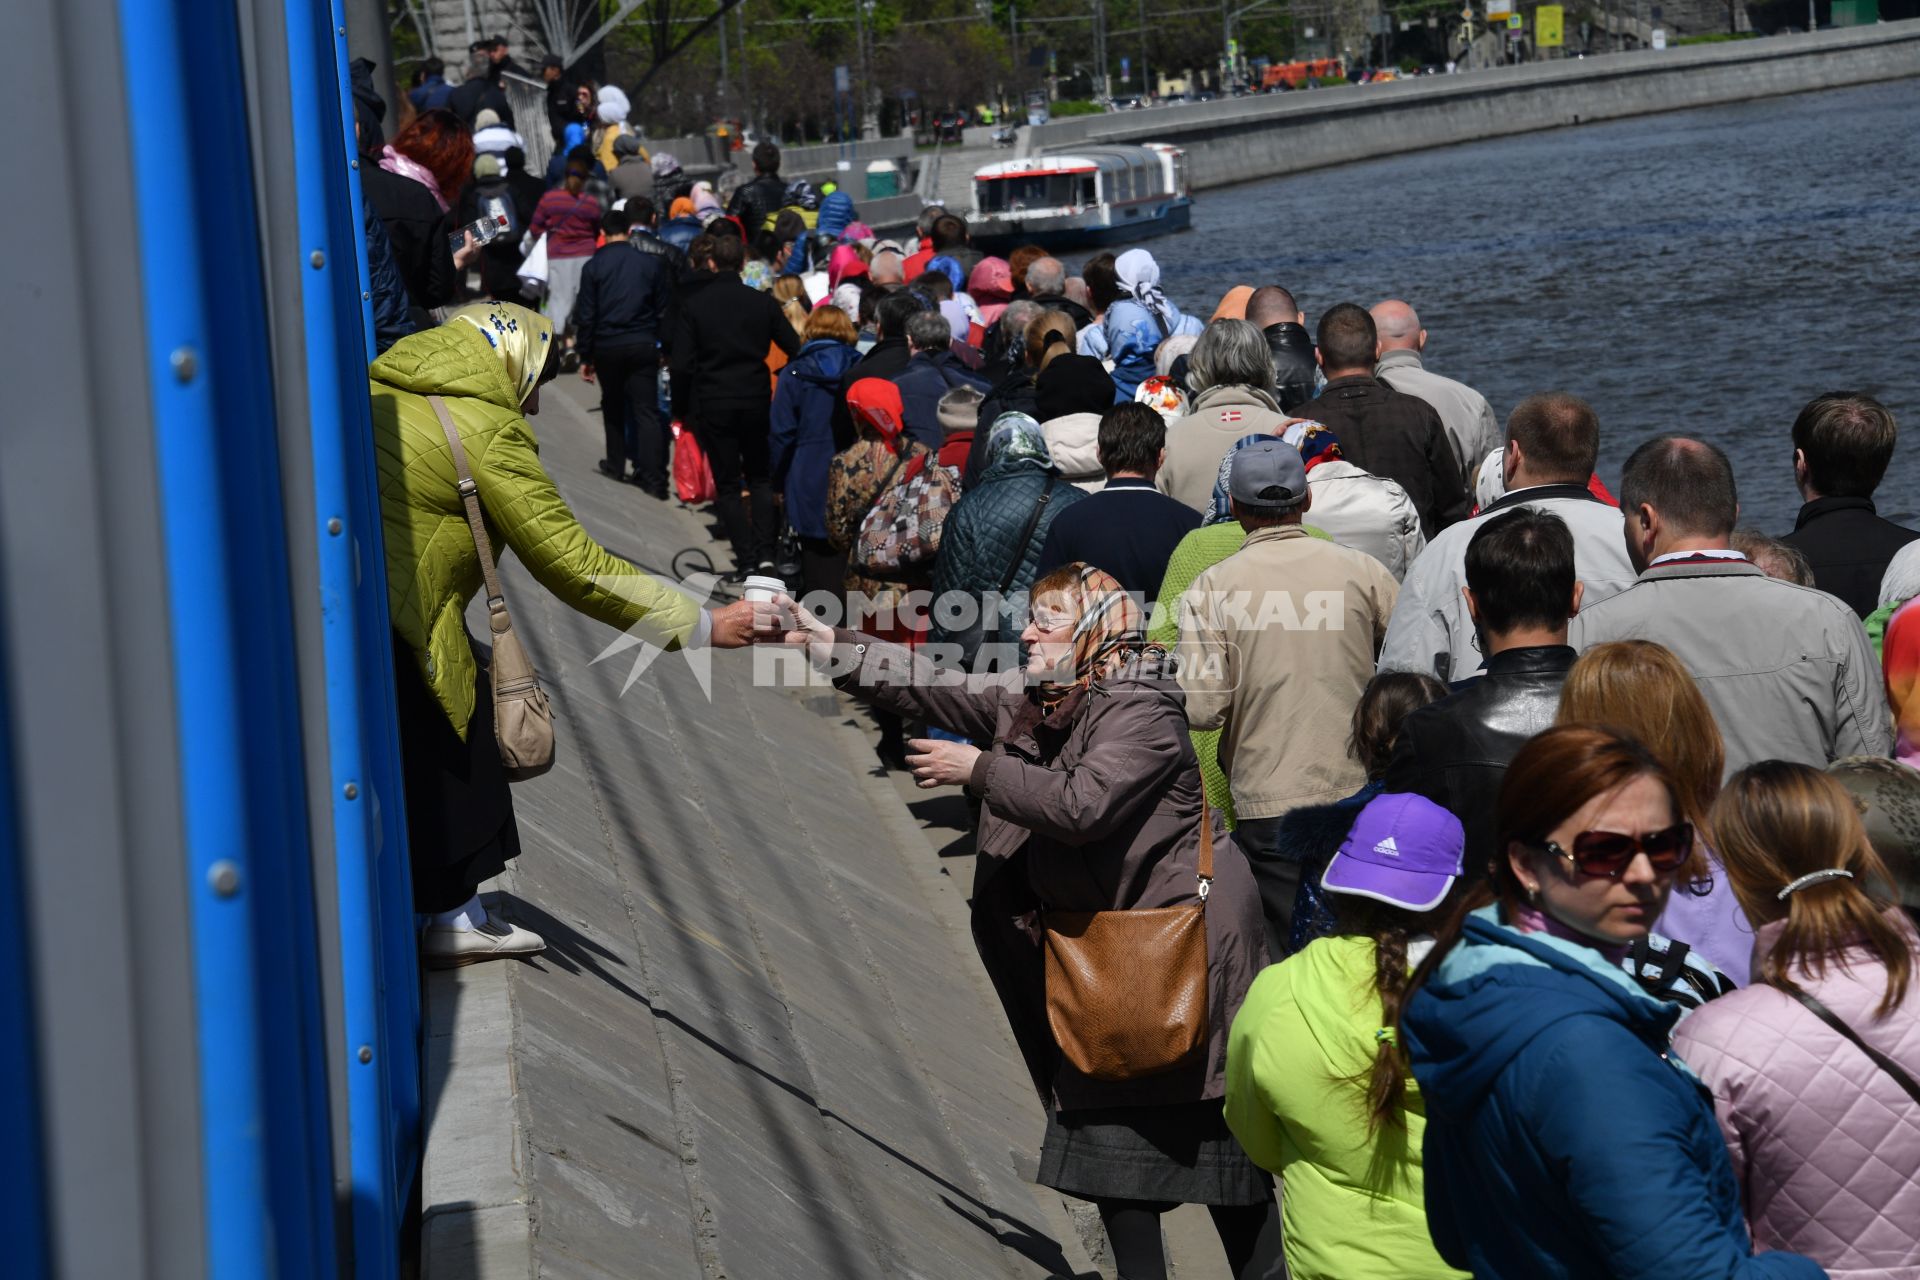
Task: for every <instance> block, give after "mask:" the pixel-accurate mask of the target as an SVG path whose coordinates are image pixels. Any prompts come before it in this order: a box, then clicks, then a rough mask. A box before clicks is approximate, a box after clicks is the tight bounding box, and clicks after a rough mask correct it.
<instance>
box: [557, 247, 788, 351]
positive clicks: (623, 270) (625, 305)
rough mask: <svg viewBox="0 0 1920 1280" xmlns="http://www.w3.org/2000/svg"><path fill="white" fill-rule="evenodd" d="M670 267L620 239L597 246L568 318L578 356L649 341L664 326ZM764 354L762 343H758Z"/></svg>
mask: <svg viewBox="0 0 1920 1280" xmlns="http://www.w3.org/2000/svg"><path fill="white" fill-rule="evenodd" d="M672 300H673V269H672V268H671V267H669V266H668V265H667V260H666V259H665V258H662V257H659V256H658V255H656V254H651V253H635V252H634V251H633V246H632V245H630V244H626V243H624V242H622V241H618V240H615V241H611V242H609V243H607V244H603V245H601V246H600V247H599V248H598V249H597V250H595V251H594V254H593V256H592V257H591V258H589V259H587V265H586V267H585V268H584V269H583V270H582V271H581V273H580V295H579V298H578V299H577V300H576V301H575V302H574V304H573V323H574V333H575V334H576V341H577V343H578V345H579V348H580V358H581V359H582V360H586V361H588V362H591V361H593V360H595V359H597V358H598V356H599V353H601V352H603V351H609V350H612V349H613V348H615V347H630V346H635V345H640V346H649V347H650V346H652V345H653V344H654V343H655V342H657V341H658V340H659V337H660V334H661V332H662V331H663V330H665V329H666V327H667V312H668V308H669V306H670V305H671V303H672ZM760 350H761V356H762V358H763V359H764V358H765V354H766V348H765V347H762V348H761V349H760Z"/></svg>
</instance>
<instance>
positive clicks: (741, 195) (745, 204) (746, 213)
mask: <svg viewBox="0 0 1920 1280" xmlns="http://www.w3.org/2000/svg"><path fill="white" fill-rule="evenodd" d="M786 199H787V184H786V183H785V182H783V181H781V180H780V175H779V174H777V173H763V174H761V175H760V176H759V177H757V178H755V179H754V180H753V181H752V182H747V183H742V184H741V186H740V188H739V189H738V190H737V191H735V192H734V193H733V198H732V199H731V200H728V201H727V212H728V213H729V214H730V215H732V216H733V217H736V218H738V219H740V225H742V226H744V227H745V228H746V229H747V239H748V240H752V239H753V237H754V236H756V235H758V234H759V233H760V231H761V230H762V229H763V228H764V226H765V224H766V221H767V215H768V214H770V213H773V212H775V211H777V210H778V209H779V208H780V206H781V205H782V204H784V203H786Z"/></svg>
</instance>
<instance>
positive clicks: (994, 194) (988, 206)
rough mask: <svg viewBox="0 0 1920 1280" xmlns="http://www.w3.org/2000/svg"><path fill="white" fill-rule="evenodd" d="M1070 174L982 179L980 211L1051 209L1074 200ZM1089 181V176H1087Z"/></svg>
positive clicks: (1072, 179)
mask: <svg viewBox="0 0 1920 1280" xmlns="http://www.w3.org/2000/svg"><path fill="white" fill-rule="evenodd" d="M1077 176H1078V175H1075V174H1071V173H1013V174H1008V175H1007V176H1006V177H1004V178H984V179H982V180H981V181H980V182H979V183H977V184H976V185H977V186H978V188H979V201H980V211H981V212H982V213H1006V212H1008V211H1010V210H1013V209H1054V208H1061V207H1063V206H1066V205H1070V204H1072V203H1073V201H1074V187H1075V181H1074V179H1075V178H1076V177H1077ZM1087 181H1089V182H1090V181H1091V179H1087Z"/></svg>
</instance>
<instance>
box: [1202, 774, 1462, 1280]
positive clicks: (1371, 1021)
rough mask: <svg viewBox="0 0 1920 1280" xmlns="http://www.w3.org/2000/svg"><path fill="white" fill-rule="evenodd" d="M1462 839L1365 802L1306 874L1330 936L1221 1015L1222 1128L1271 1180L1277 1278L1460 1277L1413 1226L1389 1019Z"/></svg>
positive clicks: (1392, 806) (1384, 801)
mask: <svg viewBox="0 0 1920 1280" xmlns="http://www.w3.org/2000/svg"><path fill="white" fill-rule="evenodd" d="M1465 849H1466V834H1465V832H1464V830H1463V829H1462V828H1461V825H1460V820H1459V819H1458V818H1456V817H1454V816H1453V815H1452V814H1451V813H1448V812H1447V811H1446V810H1445V809H1442V808H1441V807H1440V806H1439V805H1437V804H1435V803H1433V801H1431V800H1428V799H1427V798H1426V797H1425V796H1417V795H1405V794H1393V793H1389V794H1384V795H1376V796H1374V797H1373V799H1372V800H1371V801H1370V802H1369V803H1368V804H1367V805H1366V807H1365V808H1363V809H1361V810H1360V813H1359V816H1358V817H1357V818H1356V819H1355V821H1354V823H1353V827H1352V829H1351V830H1350V831H1349V832H1348V833H1347V837H1346V839H1345V840H1344V841H1343V842H1342V843H1341V845H1340V848H1339V851H1338V852H1336V853H1335V854H1334V856H1333V860H1332V862H1331V863H1329V864H1328V866H1327V870H1326V875H1325V877H1324V878H1323V879H1322V882H1321V883H1322V887H1323V888H1324V889H1325V891H1326V892H1327V893H1328V894H1331V895H1335V896H1336V897H1337V898H1338V900H1339V903H1340V908H1339V913H1340V932H1339V933H1338V934H1337V935H1336V936H1334V937H1329V938H1320V939H1317V940H1315V941H1314V942H1313V943H1311V944H1310V945H1309V946H1308V947H1307V948H1306V949H1305V950H1304V951H1301V952H1299V953H1298V954H1296V955H1293V956H1289V957H1288V958H1287V959H1285V960H1283V961H1281V962H1280V963H1279V964H1276V965H1274V966H1272V967H1271V968H1268V969H1266V970H1265V971H1263V972H1262V973H1261V974H1260V976H1259V977H1258V978H1256V979H1254V983H1253V988H1252V990H1250V991H1248V992H1247V999H1246V1003H1244V1004H1242V1005H1241V1006H1240V1012H1239V1014H1238V1016H1236V1017H1235V1018H1234V1020H1233V1030H1232V1032H1231V1034H1230V1036H1229V1038H1228V1040H1227V1124H1228V1125H1229V1126H1230V1127H1231V1128H1232V1129H1233V1134H1234V1136H1235V1137H1236V1138H1238V1139H1240V1145H1241V1146H1242V1147H1243V1148H1245V1149H1246V1152H1247V1154H1248V1155H1249V1156H1251V1157H1252V1158H1253V1161H1254V1163H1256V1164H1258V1165H1260V1166H1262V1167H1263V1168H1266V1169H1271V1170H1272V1171H1273V1172H1275V1173H1277V1174H1280V1175H1281V1181H1282V1182H1283V1184H1284V1185H1285V1187H1286V1195H1285V1196H1284V1197H1283V1199H1282V1202H1281V1223H1282V1233H1283V1237H1284V1239H1285V1242H1286V1258H1287V1273H1288V1274H1289V1275H1290V1276H1292V1277H1293V1280H1336V1278H1337V1280H1425V1278H1426V1277H1435V1278H1438V1277H1452V1276H1457V1275H1459V1274H1460V1272H1458V1271H1455V1270H1454V1269H1453V1268H1452V1267H1449V1266H1448V1265H1447V1264H1446V1263H1445V1262H1443V1261H1441V1258H1440V1255H1439V1253H1438V1252H1437V1251H1436V1250H1435V1249H1434V1246H1433V1241H1432V1239H1431V1238H1430V1237H1429V1235H1428V1232H1427V1213H1426V1207H1425V1202H1424V1193H1423V1190H1422V1186H1421V1168H1420V1141H1421V1136H1422V1133H1423V1132H1424V1130H1425V1128H1426V1109H1425V1106H1424V1105H1423V1103H1422V1102H1421V1100H1420V1093H1419V1090H1418V1089H1417V1088H1414V1087H1412V1086H1410V1085H1409V1084H1408V1083H1407V1081H1406V1072H1405V1070H1404V1068H1403V1067H1402V1065H1401V1062H1400V1057H1399V1052H1398V1050H1397V1049H1396V1047H1395V1042H1394V1036H1393V1033H1392V1031H1391V1030H1390V1028H1391V1026H1392V1024H1393V1021H1394V1019H1395V1017H1396V1016H1397V1015H1398V1012H1399V1008H1400V1001H1401V998H1402V996H1403V995H1404V993H1405V992H1406V989H1407V979H1408V975H1409V970H1410V966H1411V965H1412V964H1414V963H1417V962H1418V961H1419V960H1420V959H1422V958H1423V957H1424V956H1425V955H1426V953H1427V951H1428V950H1430V949H1431V948H1432V946H1433V933H1434V931H1435V930H1436V929H1437V928H1439V926H1440V922H1441V920H1442V918H1443V917H1444V916H1445V914H1446V913H1447V910H1448V909H1449V908H1450V906H1451V899H1452V898H1453V897H1454V896H1455V895H1454V893H1453V890H1454V888H1455V886H1456V885H1458V884H1459V883H1460V872H1461V864H1462V861H1463V857H1464V853H1465ZM1382 1107H1385V1108H1387V1112H1386V1114H1385V1116H1384V1117H1383V1116H1382V1114H1381V1108H1382Z"/></svg>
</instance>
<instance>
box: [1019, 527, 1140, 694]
mask: <svg viewBox="0 0 1920 1280" xmlns="http://www.w3.org/2000/svg"><path fill="white" fill-rule="evenodd" d="M1074 567H1076V568H1077V569H1078V570H1079V573H1080V576H1079V578H1078V579H1077V580H1076V581H1075V582H1074V583H1073V585H1072V586H1070V587H1068V588H1066V589H1065V590H1064V591H1061V592H1058V593H1053V594H1052V595H1050V596H1049V599H1057V600H1060V602H1061V604H1062V608H1063V610H1064V611H1067V612H1071V613H1072V614H1073V615H1074V624H1073V658H1072V661H1073V669H1072V671H1071V672H1069V671H1067V670H1066V664H1065V663H1061V664H1060V665H1059V666H1058V667H1056V668H1055V669H1054V670H1052V671H1049V672H1048V673H1047V674H1046V675H1045V676H1043V677H1042V678H1041V682H1040V690H1039V696H1040V701H1041V703H1042V704H1043V705H1045V706H1048V707H1052V706H1055V705H1057V704H1058V703H1060V702H1061V701H1063V700H1064V699H1065V698H1066V697H1067V695H1069V694H1071V693H1072V692H1074V691H1075V690H1076V689H1085V688H1087V687H1089V686H1091V685H1092V684H1093V683H1094V682H1095V681H1098V680H1103V679H1105V678H1107V677H1108V676H1111V675H1113V674H1114V672H1116V671H1118V670H1120V669H1121V668H1122V667H1124V666H1126V665H1127V663H1128V662H1129V661H1131V660H1132V659H1133V658H1134V657H1136V656H1137V655H1139V654H1141V653H1146V652H1152V653H1154V654H1155V655H1159V654H1163V653H1164V652H1165V650H1163V649H1161V648H1160V647H1159V646H1157V645H1149V644H1148V643H1147V619H1146V614H1145V613H1144V612H1143V611H1142V610H1141V608H1140V602H1139V601H1138V600H1135V599H1134V598H1133V597H1132V596H1131V595H1129V594H1128V593H1127V591H1126V589H1125V588H1124V587H1122V586H1121V585H1120V584H1119V582H1117V581H1115V580H1114V577H1113V575H1112V574H1109V573H1108V572H1106V570H1104V569H1096V568H1094V567H1093V566H1092V565H1090V564H1084V563H1083V564H1079V565H1076V566H1074Z"/></svg>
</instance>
